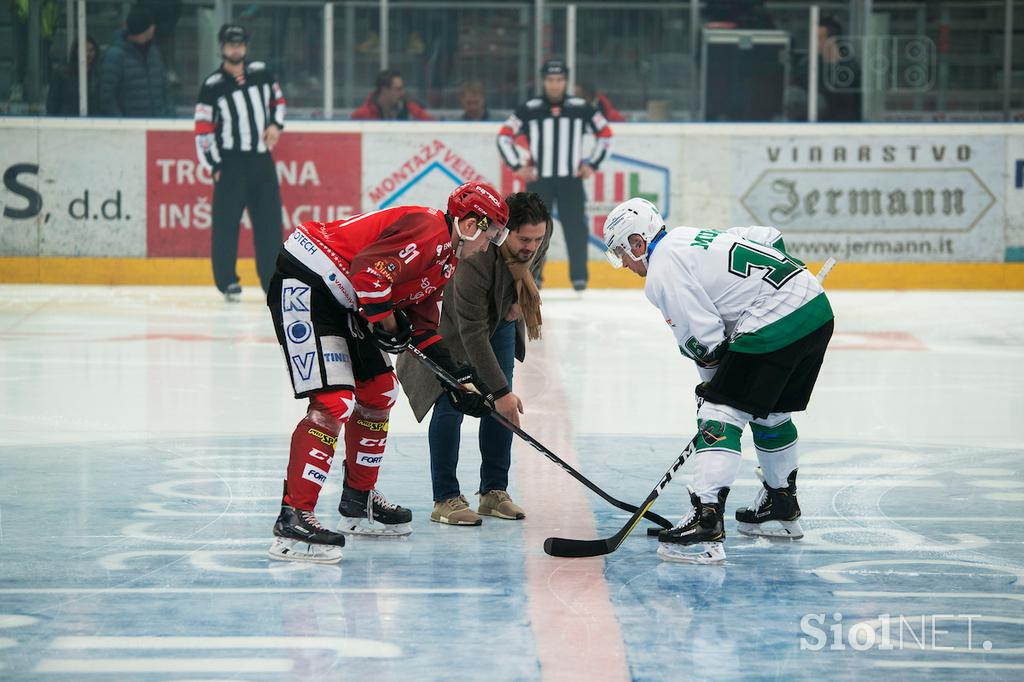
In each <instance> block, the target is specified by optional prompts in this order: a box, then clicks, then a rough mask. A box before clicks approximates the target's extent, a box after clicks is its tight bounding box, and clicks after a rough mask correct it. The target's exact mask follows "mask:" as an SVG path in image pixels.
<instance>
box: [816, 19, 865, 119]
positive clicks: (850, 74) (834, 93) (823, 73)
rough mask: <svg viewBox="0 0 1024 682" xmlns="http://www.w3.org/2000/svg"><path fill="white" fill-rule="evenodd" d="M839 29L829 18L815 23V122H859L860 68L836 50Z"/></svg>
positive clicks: (839, 26)
mask: <svg viewBox="0 0 1024 682" xmlns="http://www.w3.org/2000/svg"><path fill="white" fill-rule="evenodd" d="M842 34H843V28H842V26H841V25H840V24H839V22H838V21H837V20H836V19H835V18H833V17H825V18H823V19H822V20H821V21H820V22H818V97H819V99H820V100H821V103H822V104H823V106H821V107H820V108H819V111H818V120H819V121H860V120H861V92H860V91H861V77H860V66H859V65H858V64H857V60H856V59H854V58H853V54H852V53H845V54H844V52H843V50H841V49H840V47H839V42H838V37H839V36H841V35H842Z"/></svg>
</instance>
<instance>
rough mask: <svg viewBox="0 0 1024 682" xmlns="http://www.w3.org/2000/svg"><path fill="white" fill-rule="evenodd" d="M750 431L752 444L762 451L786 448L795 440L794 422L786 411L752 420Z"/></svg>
mask: <svg viewBox="0 0 1024 682" xmlns="http://www.w3.org/2000/svg"><path fill="white" fill-rule="evenodd" d="M780 417H781V419H779V418H780ZM765 422H767V424H766V423H765ZM750 431H751V433H753V434H754V446H755V447H757V449H758V450H761V451H763V452H775V451H778V450H782V449H785V448H788V447H789V446H791V445H792V444H793V443H795V442H796V440H797V430H796V424H794V423H793V420H792V419H790V418H789V414H786V413H777V414H770V415H768V416H767V417H766V418H765V419H758V420H757V421H752V422H750Z"/></svg>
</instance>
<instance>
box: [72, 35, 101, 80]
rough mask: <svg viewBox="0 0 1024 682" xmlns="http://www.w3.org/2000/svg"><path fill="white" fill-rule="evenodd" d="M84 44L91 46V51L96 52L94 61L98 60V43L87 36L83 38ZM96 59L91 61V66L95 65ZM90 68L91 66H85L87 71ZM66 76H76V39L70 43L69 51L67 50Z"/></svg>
mask: <svg viewBox="0 0 1024 682" xmlns="http://www.w3.org/2000/svg"><path fill="white" fill-rule="evenodd" d="M85 42H86V43H88V44H89V45H92V49H93V50H94V51H95V52H96V59H98V58H99V56H100V46H99V43H97V42H96V40H95V39H94V38H93V37H92V36H88V35H87V36H86V37H85ZM96 59H93V61H92V63H93V65H95V64H96ZM91 68H92V66H89V65H88V64H87V65H86V70H87V71H88V70H89V69H91ZM67 74H68V75H69V76H78V38H75V39H74V40H73V41H71V49H70V50H68V65H67Z"/></svg>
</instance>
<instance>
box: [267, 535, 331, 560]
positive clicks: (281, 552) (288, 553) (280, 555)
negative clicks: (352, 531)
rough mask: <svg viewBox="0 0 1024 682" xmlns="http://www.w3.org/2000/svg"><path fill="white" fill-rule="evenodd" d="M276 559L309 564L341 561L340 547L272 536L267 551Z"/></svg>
mask: <svg viewBox="0 0 1024 682" xmlns="http://www.w3.org/2000/svg"><path fill="white" fill-rule="evenodd" d="M267 553H268V554H270V558H271V559H277V560H278V561H301V562H304V563H309V564H336V563H338V562H339V561H341V547H338V546H336V545H315V544H312V543H309V542H303V541H302V540H290V539H288V538H274V544H272V545H270V549H269V550H268V552H267Z"/></svg>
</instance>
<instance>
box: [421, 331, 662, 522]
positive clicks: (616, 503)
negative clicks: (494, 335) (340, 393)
mask: <svg viewBox="0 0 1024 682" xmlns="http://www.w3.org/2000/svg"><path fill="white" fill-rule="evenodd" d="M408 350H409V352H411V353H412V354H413V356H414V357H416V359H418V360H419V361H420V362H422V363H423V364H424V365H426V366H427V368H428V369H430V371H431V372H433V373H434V375H435V376H436V377H437V378H438V379H439V380H440V381H442V382H443V383H445V384H447V385H448V386H451V387H453V388H461V384H459V383H458V382H457V381H455V379H454V378H453V377H452V376H451V375H449V374H448V372H446V371H445V370H444V368H443V367H441V366H440V365H438V364H437V363H436V362H434V361H433V360H432V359H430V358H429V357H428V356H427V355H426V354H424V352H423V351H421V350H420V349H419V348H416V347H415V346H413V345H411V344H410V345H409V348H408ZM491 418H492V419H494V420H495V421H496V422H498V423H499V424H501V425H502V426H504V427H505V428H506V429H508V430H509V431H511V432H512V433H514V434H515V435H517V436H519V437H520V438H522V439H523V440H524V441H526V442H527V443H529V444H530V445H531V446H532V447H533V449H534V450H536V451H537V452H539V453H540V454H542V455H544V456H545V457H547V458H548V459H549V460H551V461H552V462H554V463H555V464H557V465H558V466H560V467H561V468H562V469H563V470H564V471H565V472H566V473H568V474H569V475H570V476H572V477H573V478H575V479H576V480H577V481H579V482H580V483H582V484H583V485H584V486H586V487H587V489H589V490H590V491H592V492H594V493H596V494H597V495H598V496H600V497H601V499H603V500H604V501H605V502H607V503H609V504H610V505H612V506H613V507H618V508H619V509H621V510H623V511H628V512H630V513H634V512H636V511H637V509H638V507H636V506H635V505H632V504H630V503H628V502H623V501H622V500H618V499H616V498H614V497H612V496H611V495H609V494H608V493H606V492H605V491H604V490H602V489H601V488H599V487H598V486H597V484H595V483H593V482H592V481H591V480H590V479H588V478H587V477H586V476H584V475H583V474H581V473H580V472H578V471H576V469H574V468H572V467H571V466H570V465H569V464H568V463H567V462H565V461H564V460H562V458H561V457H559V456H558V455H556V454H555V453H553V452H551V450H548V449H547V448H546V447H544V445H542V444H541V443H540V441H538V440H537V439H536V438H534V437H533V436H531V435H530V434H528V433H527V432H526V431H523V430H522V429H521V428H519V427H518V426H516V425H515V424H513V423H512V422H510V421H509V420H507V419H505V417H503V416H502V415H501V414H499V413H498V412H497V411H492V412H491ZM644 518H645V519H647V520H648V521H650V522H652V523H656V524H658V525H659V526H661V528H671V527H672V523H671V522H670V521H669V520H668V519H666V518H664V517H662V516H659V515H658V514H655V513H654V512H652V511H648V512H646V513H645V514H644ZM652 530H653V529H652Z"/></svg>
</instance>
